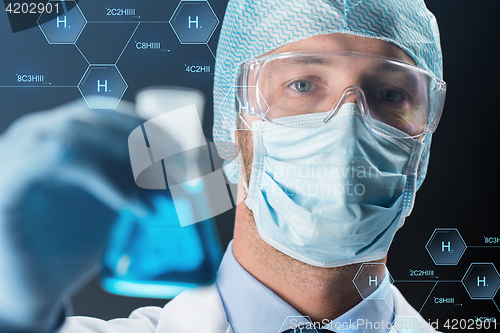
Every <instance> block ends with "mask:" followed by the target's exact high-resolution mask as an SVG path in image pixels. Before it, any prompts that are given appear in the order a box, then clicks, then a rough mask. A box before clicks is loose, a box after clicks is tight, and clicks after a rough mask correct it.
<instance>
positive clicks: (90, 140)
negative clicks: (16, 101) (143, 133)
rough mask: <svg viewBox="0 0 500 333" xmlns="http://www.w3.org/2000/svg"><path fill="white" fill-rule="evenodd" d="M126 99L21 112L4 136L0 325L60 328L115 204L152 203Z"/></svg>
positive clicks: (141, 209)
mask: <svg viewBox="0 0 500 333" xmlns="http://www.w3.org/2000/svg"><path fill="white" fill-rule="evenodd" d="M120 105H121V107H122V109H121V110H120V111H121V112H117V111H118V110H91V109H88V107H87V105H86V104H85V102H84V101H79V102H74V103H71V104H67V105H64V106H61V107H59V108H57V109H55V110H51V111H47V112H40V113H36V114H32V115H28V116H25V117H22V118H21V119H20V120H18V121H16V122H15V123H14V124H13V125H12V126H11V127H10V128H9V129H8V130H7V131H6V133H5V134H3V135H2V136H0V331H1V332H8V331H10V330H12V331H17V330H19V331H36V332H43V331H45V330H50V329H51V328H55V326H57V322H58V318H60V315H61V313H62V311H63V310H62V309H63V306H62V300H63V299H64V296H65V295H68V294H69V293H70V292H71V291H73V290H74V289H76V288H78V286H79V285H80V284H82V283H83V282H84V281H85V280H86V279H87V278H88V277H89V276H90V275H91V273H92V270H93V269H95V268H97V267H99V265H98V264H99V259H100V256H101V249H102V246H103V243H104V242H105V239H106V235H107V232H108V229H109V228H110V226H111V224H112V223H113V221H114V220H115V219H116V218H117V213H116V212H117V211H118V210H120V209H125V208H128V209H130V210H132V211H134V212H135V213H136V214H143V213H145V211H146V210H147V209H151V208H152V207H150V206H148V204H147V203H148V193H147V191H145V190H141V189H140V188H138V187H137V186H136V185H135V183H134V179H133V175H132V170H131V166H130V160H129V154H128V146H127V138H128V135H129V134H130V132H131V131H132V130H133V129H134V128H136V127H137V126H139V125H140V124H141V123H142V122H143V120H141V119H139V118H136V117H134V116H133V115H132V114H133V105H132V104H130V103H126V102H124V101H122V102H121V103H120ZM141 191H142V192H141Z"/></svg>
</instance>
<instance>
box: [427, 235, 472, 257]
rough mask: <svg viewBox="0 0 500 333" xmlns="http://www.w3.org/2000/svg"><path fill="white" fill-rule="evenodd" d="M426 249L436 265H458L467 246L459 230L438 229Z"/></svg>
mask: <svg viewBox="0 0 500 333" xmlns="http://www.w3.org/2000/svg"><path fill="white" fill-rule="evenodd" d="M425 248H426V249H427V252H429V255H430V256H431V258H432V260H433V261H434V263H435V264H436V265H456V264H457V263H458V261H459V260H460V258H461V257H462V255H463V254H464V252H465V249H466V248H467V245H466V244H465V242H464V240H463V239H462V236H461V235H460V233H459V232H458V230H457V229H436V230H434V233H433V234H432V236H431V238H430V239H429V241H428V242H427V245H425Z"/></svg>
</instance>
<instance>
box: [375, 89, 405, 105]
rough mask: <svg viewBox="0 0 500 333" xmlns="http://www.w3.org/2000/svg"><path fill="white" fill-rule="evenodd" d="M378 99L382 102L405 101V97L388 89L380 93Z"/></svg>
mask: <svg viewBox="0 0 500 333" xmlns="http://www.w3.org/2000/svg"><path fill="white" fill-rule="evenodd" d="M380 99H381V100H383V101H384V102H400V101H403V100H404V99H405V96H404V94H402V93H400V92H398V91H397V90H389V89H388V90H382V91H381V92H380Z"/></svg>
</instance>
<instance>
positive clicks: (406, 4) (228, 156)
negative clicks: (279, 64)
mask: <svg viewBox="0 0 500 333" xmlns="http://www.w3.org/2000/svg"><path fill="white" fill-rule="evenodd" d="M331 33H343V34H350V35H357V36H364V37H369V38H375V39H379V40H384V41H387V42H390V43H393V44H395V45H397V46H399V47H400V48H401V49H402V50H404V51H405V52H406V53H407V54H408V55H409V56H410V57H412V58H413V60H414V61H415V62H416V63H417V65H419V66H420V67H422V68H424V69H425V70H427V71H429V72H431V73H433V74H434V75H435V76H436V77H438V78H440V79H442V78H443V65H442V53H441V45H440V40H439V30H438V26H437V22H436V18H435V17H434V15H433V14H432V13H431V12H430V11H429V10H428V9H427V7H426V6H425V3H424V1H423V0H230V1H229V4H228V6H227V9H226V15H225V17H224V22H223V25H222V30H221V33H220V38H219V44H218V47H217V59H216V69H215V79H214V113H215V114H214V127H213V137H214V141H215V144H216V147H217V151H218V153H219V155H220V156H221V157H222V158H223V159H225V160H226V163H225V165H224V172H225V173H226V176H227V177H228V179H229V181H230V182H232V183H238V174H239V165H238V159H236V158H235V157H236V155H235V154H236V150H235V143H234V142H235V141H234V138H235V129H236V116H237V113H236V109H235V89H234V87H235V86H236V75H237V71H238V67H239V65H240V64H241V63H243V62H245V61H247V60H250V59H253V58H256V57H259V56H261V55H263V54H265V53H267V52H270V51H272V50H274V49H276V48H278V47H280V46H282V45H285V44H288V43H293V42H296V41H298V40H302V39H304V38H308V37H312V36H316V35H321V34H331ZM430 141H431V137H430V135H427V137H426V138H425V143H426V146H425V149H424V153H423V155H422V159H421V163H420V167H419V173H418V186H420V184H421V183H422V181H423V179H424V178H425V174H426V170H427V163H428V159H429V147H430Z"/></svg>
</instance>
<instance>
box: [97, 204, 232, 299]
mask: <svg viewBox="0 0 500 333" xmlns="http://www.w3.org/2000/svg"><path fill="white" fill-rule="evenodd" d="M153 205H154V207H155V212H154V213H152V214H148V215H146V216H145V217H137V216H136V215H134V214H133V213H131V212H130V211H123V212H121V214H120V217H119V219H118V221H117V222H116V223H115V225H114V226H113V228H112V230H111V232H110V235H109V236H108V237H109V238H108V243H107V246H106V248H105V251H104V255H103V262H102V264H103V267H102V270H101V284H102V287H103V288H104V289H105V290H107V291H108V292H111V293H114V294H119V295H126V296H135V297H148V298H165V299H171V298H173V297H175V296H177V295H178V294H179V293H180V292H182V291H183V290H185V289H187V288H192V287H196V286H201V285H208V284H211V283H213V282H214V281H215V276H216V272H217V269H218V267H219V264H220V261H221V259H222V249H221V245H220V242H219V238H218V235H217V231H216V229H215V225H214V222H213V220H212V219H207V220H204V221H201V222H198V223H194V224H190V225H187V226H183V227H181V225H180V222H179V217H178V214H179V215H181V214H182V218H183V219H186V218H187V219H194V217H193V216H192V215H193V206H192V204H191V203H190V202H189V200H184V201H183V200H176V202H175V205H174V202H173V200H172V198H171V197H167V196H164V195H156V196H155V197H154V200H153Z"/></svg>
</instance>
